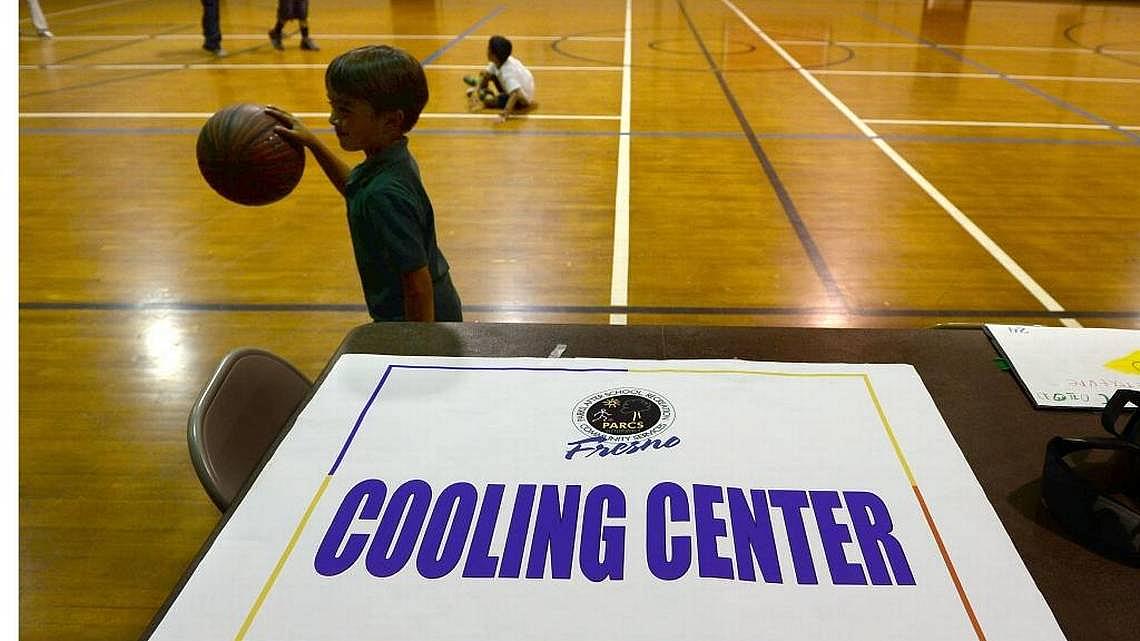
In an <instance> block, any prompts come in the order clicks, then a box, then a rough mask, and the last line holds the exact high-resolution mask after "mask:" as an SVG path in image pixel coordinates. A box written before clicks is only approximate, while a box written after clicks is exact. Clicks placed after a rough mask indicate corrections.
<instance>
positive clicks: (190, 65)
mask: <svg viewBox="0 0 1140 641" xmlns="http://www.w3.org/2000/svg"><path fill="white" fill-rule="evenodd" d="M326 67H328V64H327V63H321V62H264V63H258V62H250V63H222V62H187V63H153V62H141V63H98V64H86V65H85V64H71V63H64V64H52V63H49V64H39V65H29V64H23V65H20V70H21V71H36V70H42V71H65V70H69V69H84V70H99V71H125V70H158V69H169V70H174V69H189V70H195V71H200V70H206V69H211V70H217V69H223V70H227V71H274V70H280V69H324V68H326ZM424 68H425V69H441V70H454V71H470V70H476V69H483V68H484V65H446V64H443V65H441V64H425V65H424ZM527 68H528V69H531V70H533V71H621V67H619V66H616V65H614V66H601V65H600V66H592V67H591V66H579V65H535V66H533V67H527ZM1137 82H1140V80H1137Z"/></svg>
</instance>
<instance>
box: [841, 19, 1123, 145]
mask: <svg viewBox="0 0 1140 641" xmlns="http://www.w3.org/2000/svg"><path fill="white" fill-rule="evenodd" d="M863 18H864V19H866V20H867V21H868V22H870V23H872V24H875V25H878V26H879V27H881V28H883V29H886V30H887V31H891V32H893V33H895V34H897V35H900V36H903V37H904V38H910V39H912V40H914V41H915V42H917V43H921V44H922V45H924V46H926V47H928V48H930V49H932V50H934V51H937V52H938V53H941V54H942V55H944V56H946V57H948V58H951V59H953V60H956V61H958V62H960V63H962V64H965V65H969V66H971V67H974V68H975V69H981V70H982V71H984V72H986V73H991V74H993V75H994V76H996V77H998V78H1001V79H1002V80H1005V81H1006V82H1008V83H1009V84H1011V85H1013V86H1015V87H1017V88H1018V89H1021V90H1022V91H1025V92H1028V93H1031V94H1033V95H1035V96H1037V97H1038V98H1042V99H1044V100H1047V101H1048V102H1050V103H1052V104H1053V105H1055V106H1057V107H1060V108H1062V109H1064V110H1066V111H1069V112H1071V113H1075V114H1077V115H1078V116H1081V117H1083V118H1086V119H1088V120H1091V121H1093V122H1096V123H1100V124H1102V125H1107V126H1108V127H1109V128H1110V129H1112V130H1113V131H1115V132H1117V133H1120V134H1122V135H1124V136H1127V137H1129V138H1131V139H1132V140H1135V141H1136V142H1140V135H1136V134H1134V133H1132V132H1130V131H1125V130H1123V129H1121V128H1120V126H1119V125H1117V124H1116V123H1115V122H1113V121H1111V120H1109V119H1107V118H1104V117H1103V116H1100V115H1099V114H1095V113H1093V112H1091V111H1089V110H1087V109H1085V108H1083V107H1081V106H1079V105H1076V104H1073V103H1071V102H1069V101H1068V100H1065V99H1064V98H1059V97H1057V96H1054V95H1053V94H1051V93H1049V92H1047V91H1043V90H1041V89H1038V88H1037V87H1034V86H1033V85H1031V84H1028V83H1026V82H1022V81H1021V80H1018V79H1016V78H1014V77H1012V76H1010V75H1009V74H1007V73H1005V72H1004V71H1001V70H1000V69H996V68H994V67H991V66H989V65H987V64H984V63H981V62H978V61H977V60H972V59H970V58H967V57H966V56H964V55H963V54H961V53H958V52H957V51H954V50H953V49H951V48H949V47H945V46H943V45H941V44H939V43H937V42H935V41H933V40H931V39H929V38H926V37H924V36H921V35H918V34H914V33H911V32H910V31H907V30H906V29H903V28H902V27H898V26H896V25H893V24H891V23H889V22H884V21H883V20H880V19H879V18H877V17H875V16H872V15H869V14H863Z"/></svg>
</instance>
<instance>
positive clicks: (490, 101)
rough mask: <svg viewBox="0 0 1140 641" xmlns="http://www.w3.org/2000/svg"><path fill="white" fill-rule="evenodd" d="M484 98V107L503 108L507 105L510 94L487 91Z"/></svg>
mask: <svg viewBox="0 0 1140 641" xmlns="http://www.w3.org/2000/svg"><path fill="white" fill-rule="evenodd" d="M482 99H483V106H484V107H487V108H488V109H502V108H503V107H506V106H507V101H508V100H510V96H508V95H507V94H505V93H497V94H493V93H491V92H487V93H486V94H484V95H483V96H482Z"/></svg>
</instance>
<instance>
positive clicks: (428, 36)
mask: <svg viewBox="0 0 1140 641" xmlns="http://www.w3.org/2000/svg"><path fill="white" fill-rule="evenodd" d="M138 1H139V0H122V2H138ZM115 4H117V3H115ZM72 11H75V10H72ZM63 13H68V11H61V12H58V13H49V14H47V15H48V16H53V15H60V14H63ZM21 22H31V18H24V19H23V20H22V21H21ZM457 35H458V34H454V33H452V34H432V33H323V32H322V33H321V39H322V40H453V39H455V37H456V36H457ZM152 38H153V39H155V40H201V39H202V36H201V34H190V33H172V34H140V35H114V34H108V35H93V34H87V35H81V36H69V35H58V34H57V35H56V36H55V38H54V40H64V41H67V40H71V41H76V42H83V41H94V40H148V39H152ZM20 39H21V40H27V41H29V42H38V41H40V40H42V39H41V38H40V37H39V36H21V37H20ZM225 39H226V40H259V41H260V40H265V39H266V36H265V34H264V33H227V34H225ZM511 40H519V41H531V42H553V41H555V40H573V41H575V42H621V38H620V37H618V36H511Z"/></svg>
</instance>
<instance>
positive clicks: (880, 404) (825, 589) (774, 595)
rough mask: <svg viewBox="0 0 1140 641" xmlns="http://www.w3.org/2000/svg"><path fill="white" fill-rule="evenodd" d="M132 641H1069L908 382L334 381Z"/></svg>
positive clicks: (521, 365)
mask: <svg viewBox="0 0 1140 641" xmlns="http://www.w3.org/2000/svg"><path fill="white" fill-rule="evenodd" d="M150 638H151V639H154V640H156V641H175V640H191V639H195V640H196V639H206V638H208V639H233V640H236V641H240V640H247V641H302V640H304V641H333V640H343V639H400V640H401V641H459V640H464V641H492V640H493V641H524V640H534V641H539V640H541V641H598V640H600V639H609V640H613V641H650V640H652V641H668V640H676V641H681V640H695V639H699V640H701V641H743V640H747V639H757V640H760V639H781V640H786V641H794V640H796V639H804V640H809V639H810V640H816V639H828V638H843V639H855V640H860V639H862V640H875V641H880V640H883V639H900V640H901V639H926V640H932V641H937V640H947V641H949V640H955V641H977V640H981V639H1035V640H1040V641H1051V640H1059V639H1063V638H1064V637H1063V635H1062V634H1061V632H1060V631H1059V629H1058V628H1057V625H1056V622H1055V621H1054V619H1053V616H1052V613H1051V612H1050V611H1049V608H1048V606H1047V605H1046V603H1045V602H1044V599H1043V598H1042V597H1041V594H1040V593H1039V592H1038V590H1037V588H1036V586H1035V585H1034V584H1033V582H1032V579H1031V578H1030V577H1029V574H1028V573H1027V572H1026V569H1025V567H1024V565H1023V564H1022V562H1021V560H1020V558H1019V557H1018V556H1017V553H1016V551H1015V550H1014V548H1013V546H1012V544H1011V542H1010V540H1009V538H1008V536H1007V535H1006V533H1005V531H1004V530H1003V529H1002V526H1001V524H1000V522H999V521H998V519H997V517H996V515H995V514H994V511H993V509H992V508H991V507H990V505H989V503H988V502H987V500H986V498H985V496H984V494H983V493H982V490H981V488H980V486H979V485H978V483H977V481H976V480H975V479H974V477H973V474H972V472H971V471H970V469H969V467H968V466H967V464H966V462H965V460H964V459H963V457H962V454H961V452H960V451H959V450H958V447H957V445H956V444H955V442H954V440H953V438H952V437H951V436H950V434H949V432H948V430H947V428H946V426H945V424H944V422H943V421H942V418H941V417H940V416H939V414H938V412H937V410H936V409H935V407H934V404H933V402H932V401H931V399H930V396H929V394H928V393H927V392H926V390H925V388H924V387H923V385H922V382H921V381H920V379H919V378H918V376H917V374H916V373H915V371H914V369H913V368H912V367H910V366H908V365H841V364H789V363H757V362H743V361H707V360H706V361H629V360H596V359H564V360H563V359H559V360H555V359H460V358H411V357H388V356H375V355H346V356H343V357H341V358H340V360H339V361H338V362H337V363H336V365H335V367H334V368H333V369H332V371H331V372H330V374H329V376H328V377H327V378H326V380H325V381H324V383H323V384H322V386H321V388H320V390H319V391H318V393H317V394H316V395H315V396H314V398H313V399H312V401H311V402H310V403H309V405H308V406H307V407H306V408H305V410H304V411H303V412H302V414H301V415H300V417H299V418H298V419H297V422H296V424H295V425H294V426H293V428H292V430H291V431H290V432H289V434H288V435H287V436H286V437H285V438H284V439H283V441H282V443H281V444H280V446H279V447H278V449H277V451H276V452H275V453H274V455H273V457H272V459H271V460H270V461H269V462H268V463H267V464H266V466H265V468H264V469H263V470H262V472H261V474H260V476H259V477H258V479H257V481H256V482H255V483H254V485H253V486H252V487H251V489H250V491H249V493H248V494H247V495H246V497H245V498H244V499H243V501H242V502H241V504H240V505H239V506H238V508H237V510H236V512H235V513H234V514H233V515H232V517H231V518H230V520H229V521H228V522H227V524H226V525H225V527H224V529H223V530H222V531H221V533H220V534H219V535H218V537H217V538H216V539H215V540H214V542H213V544H212V545H211V546H210V548H209V550H208V551H207V552H206V553H205V555H204V556H203V558H202V559H201V561H200V563H199V564H198V565H197V567H196V568H195V571H194V573H193V574H192V576H191V577H190V578H189V580H188V581H187V582H186V584H185V585H184V586H182V588H181V590H180V592H179V593H178V594H177V595H176V597H175V598H174V599H173V601H172V602H171V603H170V604H169V608H168V609H167V611H166V612H165V613H164V614H163V616H162V619H161V621H160V622H159V623H158V625H157V627H156V629H155V631H154V632H153V634H152V635H151V637H150Z"/></svg>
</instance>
